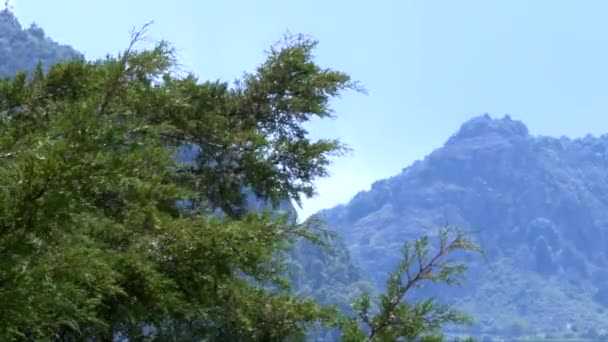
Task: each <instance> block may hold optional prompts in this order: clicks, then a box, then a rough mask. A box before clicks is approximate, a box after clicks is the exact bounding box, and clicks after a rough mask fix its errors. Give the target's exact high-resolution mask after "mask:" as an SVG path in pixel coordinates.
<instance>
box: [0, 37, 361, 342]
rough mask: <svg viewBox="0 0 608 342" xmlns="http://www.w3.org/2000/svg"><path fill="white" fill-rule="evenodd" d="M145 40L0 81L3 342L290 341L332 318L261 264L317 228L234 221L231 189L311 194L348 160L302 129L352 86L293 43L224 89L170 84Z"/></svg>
mask: <svg viewBox="0 0 608 342" xmlns="http://www.w3.org/2000/svg"><path fill="white" fill-rule="evenodd" d="M144 31H145V30H142V31H139V32H135V33H134V37H133V43H132V45H131V46H130V47H129V48H128V49H126V50H125V51H124V52H123V53H121V54H119V55H118V56H116V57H113V56H108V57H107V58H105V59H102V60H97V61H92V62H88V61H83V60H76V61H72V62H64V63H59V64H56V65H54V66H52V67H51V68H50V69H49V70H48V71H45V70H44V69H43V68H42V66H41V65H39V66H38V68H37V69H36V70H35V71H34V72H33V73H31V74H30V75H27V74H26V73H25V72H22V73H19V74H17V75H16V76H15V77H13V78H12V79H8V78H6V79H4V80H2V81H1V82H0V120H1V121H2V122H1V124H0V173H1V177H0V306H1V307H2V310H1V311H0V339H2V340H15V339H36V340H37V339H53V340H62V341H70V340H79V341H80V340H85V339H88V338H94V339H97V340H102V341H103V340H107V341H109V340H112V339H114V338H116V337H128V338H129V339H130V340H138V339H142V338H144V337H145V336H148V337H149V338H154V339H158V340H197V339H200V338H203V337H204V338H211V339H223V340H235V341H236V340H243V339H245V340H265V341H266V340H279V339H285V338H295V337H298V336H300V337H302V336H303V333H304V331H305V330H306V328H307V327H308V326H310V325H312V324H316V323H318V322H322V321H326V320H327V319H328V317H329V316H330V315H331V314H332V313H333V311H332V310H331V309H330V308H321V307H319V306H317V305H316V304H315V303H314V302H312V301H309V300H304V299H300V298H296V297H294V296H292V295H290V294H289V291H288V287H287V286H286V284H285V281H284V280H283V278H282V275H283V274H284V271H285V270H284V267H283V264H282V262H281V261H280V259H278V258H276V257H275V256H276V255H277V253H278V252H280V251H282V250H284V249H285V248H286V247H287V246H288V245H289V242H291V241H293V240H294V239H296V238H301V237H304V238H308V239H311V240H315V239H316V238H318V237H319V236H320V233H322V232H321V231H319V230H316V229H315V227H316V225H313V224H312V222H304V223H295V222H294V221H293V220H289V219H288V218H287V217H284V216H281V217H273V216H271V215H268V214H252V213H247V212H246V210H245V209H244V197H243V190H244V189H250V190H251V191H253V192H254V193H255V194H256V195H258V196H259V197H260V198H262V199H268V200H270V201H271V202H272V203H274V204H277V203H278V201H279V200H281V199H286V198H290V199H293V200H295V201H299V200H300V198H301V196H312V195H313V194H314V185H313V181H314V180H315V179H317V178H318V177H323V176H325V175H326V174H327V169H326V167H327V165H328V163H329V161H330V158H331V156H333V155H336V154H340V153H342V152H343V151H345V147H344V146H343V145H342V144H341V143H340V142H339V141H337V140H329V139H327V140H317V141H314V140H311V139H310V138H309V137H308V132H307V131H306V130H305V128H304V124H305V123H306V122H307V121H309V120H310V119H312V118H313V117H319V118H327V117H330V116H331V115H332V111H331V108H330V106H329V101H330V100H331V98H333V97H335V96H338V95H339V94H341V93H342V92H343V91H346V90H361V89H360V88H359V86H358V85H357V84H356V83H355V82H353V81H352V80H351V79H350V77H349V76H348V75H346V74H344V73H342V72H338V71H334V70H331V69H325V68H322V67H320V66H319V65H317V64H316V63H315V62H314V61H313V56H312V52H313V50H314V48H315V46H316V42H315V41H313V40H311V39H309V38H307V37H305V36H300V35H299V36H289V37H286V38H285V39H284V40H283V41H282V42H281V43H280V44H278V45H277V46H274V47H273V48H272V49H271V50H270V51H269V52H268V54H267V59H266V61H265V62H264V63H262V64H261V65H260V66H259V67H258V68H257V70H255V72H253V73H247V74H245V75H244V76H243V77H242V78H241V79H240V80H239V81H237V82H236V83H235V84H233V85H229V84H227V83H222V82H209V81H207V82H200V81H199V80H198V79H197V78H196V77H195V76H194V75H191V74H188V75H185V76H179V75H176V74H175V72H173V71H174V68H175V66H176V59H175V57H174V51H173V49H172V47H171V46H170V45H169V44H167V43H166V42H160V43H158V44H157V45H156V46H154V47H153V48H152V49H148V50H137V49H136V45H135V44H136V43H137V41H139V40H140V39H141V35H142V34H143V33H144ZM183 146H196V147H198V148H200V150H201V153H199V154H198V157H197V159H196V161H195V162H194V163H181V162H179V161H176V159H175V158H174V155H175V152H176V150H177V149H179V148H181V147H183ZM217 210H221V211H222V212H224V213H225V214H226V215H223V216H221V217H219V216H217V215H213V213H216V212H217Z"/></svg>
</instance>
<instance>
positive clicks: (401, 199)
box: [319, 114, 608, 334]
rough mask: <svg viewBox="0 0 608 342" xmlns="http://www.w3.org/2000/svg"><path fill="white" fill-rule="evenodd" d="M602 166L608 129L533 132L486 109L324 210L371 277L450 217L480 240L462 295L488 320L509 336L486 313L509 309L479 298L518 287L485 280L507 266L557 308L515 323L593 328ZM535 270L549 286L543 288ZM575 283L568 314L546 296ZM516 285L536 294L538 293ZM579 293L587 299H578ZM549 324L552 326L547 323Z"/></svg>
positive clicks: (602, 237) (605, 236) (601, 236)
mask: <svg viewBox="0 0 608 342" xmlns="http://www.w3.org/2000/svg"><path fill="white" fill-rule="evenodd" d="M607 170H608V135H601V136H599V137H593V136H591V135H587V136H585V137H583V138H576V139H571V138H566V137H560V138H552V137H547V136H540V135H538V136H537V135H531V134H530V132H529V129H528V128H527V127H526V126H525V125H524V124H523V123H522V122H521V121H518V120H513V119H511V117H509V116H505V117H503V118H500V119H493V118H491V117H490V116H489V115H487V114H486V115H483V116H477V117H474V118H472V119H470V120H468V121H466V122H465V123H463V124H462V126H461V127H460V129H459V130H458V131H457V132H456V133H455V134H453V135H452V136H450V137H449V138H448V139H447V140H446V142H445V143H444V145H443V146H442V147H440V148H438V149H436V150H434V151H433V152H431V153H430V154H429V155H427V156H426V157H425V158H424V159H421V160H418V161H416V162H414V163H412V164H411V165H410V166H408V167H406V168H404V169H403V170H402V172H400V173H399V174H397V175H395V176H393V177H390V178H387V179H383V180H379V181H376V182H374V183H373V184H372V186H371V187H370V189H369V190H367V191H362V192H359V193H358V194H357V195H355V196H354V197H353V198H352V200H351V201H350V202H348V203H346V204H344V205H340V206H337V207H334V208H332V209H328V210H324V211H321V212H320V213H319V214H320V216H321V217H323V218H324V219H326V220H327V222H328V224H329V227H330V228H333V229H336V230H337V231H339V232H340V234H341V235H342V236H343V237H344V239H345V241H346V244H347V246H348V248H349V250H350V252H351V255H352V256H353V260H354V261H355V263H357V264H358V265H360V266H361V267H362V268H363V269H364V271H365V272H367V274H368V275H369V276H371V277H372V278H373V279H375V280H376V282H377V283H378V284H381V283H382V282H383V281H384V280H385V276H386V274H387V273H388V272H389V271H390V270H391V268H392V267H394V266H395V264H396V262H397V261H398V257H399V255H400V254H399V251H400V248H401V245H402V242H403V241H404V240H411V239H413V238H415V237H417V236H420V235H424V234H429V233H431V232H433V231H434V230H435V229H436V228H438V227H440V226H443V225H446V224H449V225H453V226H458V227H462V228H464V229H466V230H470V231H471V232H472V234H474V236H475V238H476V239H477V240H479V242H480V243H481V245H482V247H484V249H485V250H486V252H487V256H488V260H489V264H484V263H482V262H472V268H471V274H470V276H471V277H470V279H469V280H468V281H467V282H466V283H465V286H464V287H463V289H461V291H460V292H458V293H459V294H460V295H463V296H464V298H465V299H463V300H462V301H461V302H466V303H468V304H467V306H468V307H469V308H474V309H473V310H472V311H473V312H470V313H471V314H472V316H473V317H475V318H478V319H479V321H480V322H485V325H486V326H489V328H488V329H487V330H492V329H495V330H497V331H502V332H504V333H505V334H506V333H507V332H508V331H509V329H510V328H509V327H508V326H505V324H506V325H509V324H510V323H508V324H507V323H504V324H503V323H501V322H500V321H499V320H496V319H492V318H496V317H504V315H503V314H501V312H499V311H497V310H496V309H493V308H490V307H488V306H487V305H486V304H484V303H483V302H484V301H486V302H492V300H491V299H492V298H489V295H488V293H486V292H484V291H485V290H484V289H485V288H487V286H490V287H492V288H495V289H496V291H498V292H504V294H503V295H493V296H495V297H497V298H499V299H500V300H503V301H504V302H507V299H508V298H507V297H508V296H507V295H506V293H513V291H511V290H512V289H509V288H508V285H507V284H508V282H507V283H503V284H496V283H495V282H496V280H492V279H486V278H487V275H488V274H490V273H492V272H491V271H487V270H488V269H489V268H492V267H497V269H500V270H502V271H504V272H508V273H510V274H511V275H513V277H512V278H513V279H512V283H511V285H513V284H515V285H513V286H515V288H516V289H517V286H523V285H521V284H523V283H526V282H529V283H531V284H535V285H533V287H534V288H533V289H532V290H533V291H532V292H534V291H536V292H537V294H536V295H535V296H534V297H535V298H536V299H539V300H542V301H543V303H542V304H538V305H539V306H540V307H542V309H543V310H545V312H556V313H560V314H559V315H558V316H560V317H561V318H560V319H561V321H559V322H558V323H556V322H553V321H548V320H546V321H543V319H542V317H536V318H534V319H531V317H528V316H526V315H524V316H522V317H523V319H524V320H528V322H529V323H530V322H533V324H530V325H531V326H530V327H529V328H526V329H523V330H522V331H526V332H531V331H533V330H534V329H533V327H537V328H539V329H540V330H545V331H547V332H553V333H567V331H563V330H564V329H566V328H564V327H566V326H570V327H571V326H580V327H581V329H595V330H597V329H600V328H603V327H601V326H599V323H600V322H599V321H598V320H597V318H595V319H593V317H592V316H594V315H595V316H597V317H603V319H608V317H606V316H605V304H608V301H607V299H608V297H606V292H607V290H606V288H607V287H608V281H607V280H606V279H608V278H607V276H608V272H607V271H605V270H604V269H605V265H607V264H608V258H607V255H606V247H607V246H608V228H607V227H608V171H607ZM507 270H508V271H507ZM488 272H489V273H488ZM483 279H485V280H483ZM539 279H547V280H548V284H552V285H551V286H550V288H549V289H544V290H541V289H540V287H541V283H542V282H539ZM573 284H574V285H573ZM543 286H544V285H543ZM573 289H575V290H573ZM519 290H523V289H519ZM519 290H518V291H519ZM446 291H447V290H446ZM573 291H577V292H578V294H577V295H583V296H584V300H583V299H580V300H578V301H572V300H571V301H570V302H571V303H570V302H569V303H570V304H568V305H569V307H568V308H567V309H568V310H571V312H572V314H571V316H572V319H570V318H569V317H570V315H568V314H564V313H563V310H564V309H563V308H558V307H555V305H552V304H550V303H551V301H552V300H558V298H569V296H571V295H572V292H573ZM446 293H452V292H449V291H448V292H446ZM517 293H519V292H517ZM521 293H522V294H521V297H522V298H523V299H524V300H529V301H530V303H534V299H535V298H532V297H531V295H529V294H526V292H525V291H524V292H521ZM444 297H445V296H444ZM511 299H513V300H515V299H517V300H519V299H521V298H518V297H517V296H516V297H515V298H511ZM581 303H585V304H584V306H586V307H587V308H585V309H581V308H577V309H576V310H575V309H574V308H573V307H574V306H579V305H581ZM528 310H529V311H530V309H528ZM509 311H511V310H510V308H509V307H508V306H507V307H505V312H509ZM598 311H601V312H602V313H601V314H598V313H597V312H598ZM517 312H518V311H517ZM577 315H578V316H579V317H576V316H577ZM511 316H512V317H510V318H509V319H502V321H506V322H510V321H515V320H516V318H517V317H516V316H517V314H512V315H511ZM581 316H584V317H586V318H585V319H582V318H581ZM488 320H492V321H493V323H492V324H489V323H488ZM556 324H557V326H558V328H552V326H555V325H556ZM482 325H483V324H482ZM477 328H478V329H481V328H482V327H479V326H478V327H477ZM560 329H561V330H560ZM516 330H517V329H516ZM537 330H538V329H537ZM566 330H567V329H566Z"/></svg>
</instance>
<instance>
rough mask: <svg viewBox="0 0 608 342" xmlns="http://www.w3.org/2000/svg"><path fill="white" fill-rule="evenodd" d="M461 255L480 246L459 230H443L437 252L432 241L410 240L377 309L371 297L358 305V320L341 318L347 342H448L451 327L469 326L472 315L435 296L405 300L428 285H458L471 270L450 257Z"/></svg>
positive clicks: (357, 302) (378, 302) (422, 239)
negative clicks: (444, 332)
mask: <svg viewBox="0 0 608 342" xmlns="http://www.w3.org/2000/svg"><path fill="white" fill-rule="evenodd" d="M458 252H480V248H479V246H478V245H476V244H475V243H473V242H472V241H471V240H469V239H468V238H467V237H466V235H465V234H463V233H462V232H460V231H458V230H454V229H450V228H446V229H442V230H441V231H440V232H439V245H438V247H437V248H435V249H434V250H433V246H432V245H431V244H430V242H429V238H428V237H426V236H425V237H422V238H420V239H418V240H416V241H415V242H413V243H411V242H406V243H405V245H404V248H403V259H402V261H401V263H400V264H399V265H398V267H397V269H396V270H395V271H394V272H393V273H392V274H391V275H390V277H389V280H388V281H387V290H386V292H385V293H383V294H380V295H379V296H378V298H377V301H376V303H375V304H376V305H375V306H373V305H372V304H373V303H372V299H371V296H370V295H369V294H364V295H363V296H362V297H361V298H359V299H358V300H357V301H355V303H354V305H353V307H354V309H355V311H356V313H357V316H356V317H352V318H350V319H346V320H343V321H341V322H340V323H339V325H340V326H341V327H342V328H343V340H344V341H398V340H404V341H425V342H434V341H444V340H445V339H444V338H443V336H442V331H441V329H442V328H444V327H445V326H446V325H449V324H468V323H470V322H471V319H470V317H468V316H466V315H464V314H463V313H461V312H459V311H457V310H456V309H454V308H452V307H451V306H449V305H445V304H439V303H437V302H436V300H435V299H434V298H429V299H426V300H423V301H420V302H412V301H410V300H407V299H406V296H408V295H410V294H411V292H412V291H414V290H415V289H416V288H419V287H421V286H423V285H424V284H425V283H428V282H431V283H445V284H447V285H457V284H459V283H460V281H461V280H462V277H463V275H464V272H465V271H466V269H467V265H466V264H462V263H456V262H454V261H453V260H451V259H449V257H450V256H451V255H453V254H455V253H458Z"/></svg>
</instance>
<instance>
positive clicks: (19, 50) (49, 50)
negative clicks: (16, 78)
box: [0, 9, 83, 77]
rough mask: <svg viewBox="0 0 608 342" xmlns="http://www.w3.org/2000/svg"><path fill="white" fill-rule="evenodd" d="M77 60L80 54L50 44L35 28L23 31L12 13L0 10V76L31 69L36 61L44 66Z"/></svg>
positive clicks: (35, 26)
mask: <svg viewBox="0 0 608 342" xmlns="http://www.w3.org/2000/svg"><path fill="white" fill-rule="evenodd" d="M78 58H83V56H82V54H80V53H79V52H77V51H76V50H74V49H73V48H72V47H70V46H67V45H62V44H59V43H57V42H55V41H53V40H52V39H50V38H49V37H47V36H46V35H45V33H44V30H43V29H42V28H40V27H39V26H37V25H35V24H32V25H31V26H30V27H28V28H23V27H22V26H21V24H20V23H19V21H18V20H17V18H16V17H15V15H14V14H13V13H11V12H10V11H8V10H6V9H5V10H1V11H0V77H6V76H13V75H15V74H16V73H17V72H19V71H24V70H27V71H30V70H33V69H34V68H35V67H36V65H37V64H38V63H39V62H40V63H42V64H43V65H45V66H48V65H51V64H54V63H56V62H58V61H63V60H71V59H78Z"/></svg>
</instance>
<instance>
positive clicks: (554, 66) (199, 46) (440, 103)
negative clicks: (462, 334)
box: [0, 0, 608, 215]
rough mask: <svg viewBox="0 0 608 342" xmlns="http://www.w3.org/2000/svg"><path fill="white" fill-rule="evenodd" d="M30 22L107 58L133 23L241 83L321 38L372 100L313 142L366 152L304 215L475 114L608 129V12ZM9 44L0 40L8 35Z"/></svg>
mask: <svg viewBox="0 0 608 342" xmlns="http://www.w3.org/2000/svg"><path fill="white" fill-rule="evenodd" d="M13 4H14V7H15V13H16V14H17V16H18V18H19V19H20V21H21V23H22V24H23V25H29V23H31V22H33V21H35V22H37V23H38V24H39V25H40V26H41V27H42V28H43V29H44V30H45V31H46V33H47V34H48V35H49V36H51V37H53V39H55V40H59V41H61V42H63V43H67V44H70V45H73V46H74V47H76V48H77V49H79V50H81V51H82V52H84V53H85V55H86V56H87V57H90V58H94V57H100V56H103V55H105V54H106V53H108V52H111V53H115V52H118V51H119V50H121V49H123V48H124V47H125V46H126V44H127V42H128V39H129V30H130V29H131V28H132V27H133V26H141V25H142V24H144V23H146V22H148V21H150V20H154V21H155V25H154V26H153V28H152V30H151V31H150V37H151V38H155V39H167V40H170V41H171V42H173V43H174V44H176V46H177V48H178V49H179V51H180V52H181V57H182V62H183V63H184V64H185V65H186V67H187V68H189V69H190V70H192V71H194V72H195V73H197V74H198V75H199V76H200V77H201V78H211V79H217V78H221V79H224V80H228V81H230V80H233V79H234V78H235V77H237V76H240V75H241V74H242V72H243V71H249V70H252V69H253V68H254V67H255V66H256V65H257V64H258V63H260V62H262V61H263V57H264V55H263V51H264V49H266V48H267V47H268V46H270V44H272V43H273V42H275V41H276V40H278V39H280V38H281V36H282V35H283V34H284V33H285V32H286V31H287V30H289V31H290V32H292V33H296V32H298V33H307V34H310V35H312V36H313V37H314V38H316V39H318V40H319V41H320V46H319V49H318V51H317V56H318V61H319V62H320V63H322V64H324V65H326V66H330V67H333V68H337V69H341V70H344V71H346V72H348V73H350V74H351V75H352V76H353V77H354V78H356V79H358V80H360V81H361V82H362V83H363V85H364V86H365V87H366V88H367V89H368V90H369V95H360V94H351V95H347V96H345V97H343V98H342V99H340V100H338V101H335V102H334V105H335V106H334V107H335V109H336V111H337V112H336V114H337V115H338V118H337V119H335V120H332V121H328V122H324V123H315V124H314V125H313V126H312V132H313V133H314V134H315V135H319V136H329V137H339V138H341V139H343V140H344V141H345V142H346V143H348V144H349V145H350V146H351V147H352V148H353V149H354V152H353V153H352V154H350V155H349V156H347V157H343V158H341V159H338V160H336V162H335V164H334V165H333V167H332V168H331V172H332V177H331V178H328V179H325V180H322V181H319V182H318V189H319V196H318V197H316V198H315V199H312V200H308V201H305V202H304V209H303V214H304V215H307V214H311V213H313V212H315V211H316V210H318V209H322V208H327V207H331V206H333V205H335V204H338V203H343V202H346V201H348V200H349V199H350V198H351V197H352V196H353V195H354V194H356V193H357V192H358V191H360V190H364V189H367V188H369V186H370V185H371V183H372V182H373V181H375V180H378V179H381V178H386V177H389V176H391V175H394V174H396V173H398V172H399V171H400V170H401V169H402V168H403V167H405V166H408V165H409V164H411V163H412V162H413V161H414V160H416V159H420V158H422V157H424V156H425V155H426V154H428V153H429V152H431V151H432V150H433V149H434V148H437V147H439V146H441V145H442V144H443V142H444V141H445V140H446V139H447V138H448V137H449V135H451V134H452V133H454V132H455V131H456V130H457V129H458V127H459V126H460V124H461V123H462V122H464V121H465V120H467V119H469V118H471V117H472V116H477V115H481V114H483V113H486V112H487V113H489V114H490V115H492V116H495V117H497V116H503V115H504V114H510V115H511V117H512V118H514V119H520V120H523V121H524V122H525V123H526V124H527V125H528V127H529V128H530V129H531V131H532V133H534V134H543V135H568V136H571V137H579V136H583V135H585V134H587V133H591V134H594V135H599V134H603V133H604V132H606V131H608V34H607V32H608V20H606V18H607V17H608V1H605V0H596V1H593V0H585V1H571V0H569V1H562V0H545V1H541V0H534V1H530V0H502V1H499V0H496V1H487V0H458V1H454V0H444V1H433V0H418V1H408V0H375V1H359V0H325V1H321V0H307V1H302V0H300V1H287V0H282V1H281V0H255V1H253V0H224V1H207V0H171V1H169V0H166V1H159V0H122V1H118V0H104V1H93V0H53V1H51V0H13ZM0 34H1V33H0Z"/></svg>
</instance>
